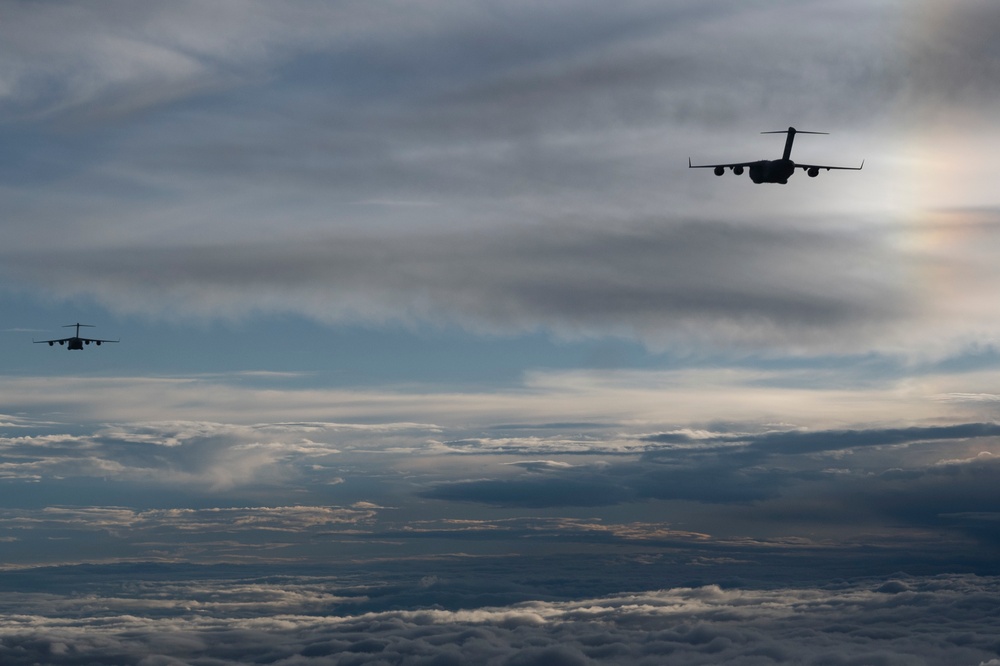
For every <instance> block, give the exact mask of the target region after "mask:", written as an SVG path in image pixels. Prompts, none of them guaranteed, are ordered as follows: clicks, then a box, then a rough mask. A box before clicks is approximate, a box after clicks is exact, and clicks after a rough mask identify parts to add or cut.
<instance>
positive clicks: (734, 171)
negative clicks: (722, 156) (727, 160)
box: [733, 166, 743, 176]
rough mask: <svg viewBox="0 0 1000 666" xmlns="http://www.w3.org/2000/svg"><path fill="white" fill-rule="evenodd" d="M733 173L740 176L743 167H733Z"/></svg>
mask: <svg viewBox="0 0 1000 666" xmlns="http://www.w3.org/2000/svg"><path fill="white" fill-rule="evenodd" d="M733 173H735V174H736V175H737V176H742V175H743V167H741V166H738V167H733Z"/></svg>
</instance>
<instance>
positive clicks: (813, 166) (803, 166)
mask: <svg viewBox="0 0 1000 666" xmlns="http://www.w3.org/2000/svg"><path fill="white" fill-rule="evenodd" d="M795 168H796V169H802V170H804V171H808V170H809V169H816V170H817V171H819V170H823V171H829V170H830V169H840V170H843V171H861V170H862V169H863V168H865V162H864V160H862V161H861V166H856V167H843V166H827V165H825V164H799V163H798V162H796V163H795Z"/></svg>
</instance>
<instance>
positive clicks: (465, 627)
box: [0, 569, 998, 666]
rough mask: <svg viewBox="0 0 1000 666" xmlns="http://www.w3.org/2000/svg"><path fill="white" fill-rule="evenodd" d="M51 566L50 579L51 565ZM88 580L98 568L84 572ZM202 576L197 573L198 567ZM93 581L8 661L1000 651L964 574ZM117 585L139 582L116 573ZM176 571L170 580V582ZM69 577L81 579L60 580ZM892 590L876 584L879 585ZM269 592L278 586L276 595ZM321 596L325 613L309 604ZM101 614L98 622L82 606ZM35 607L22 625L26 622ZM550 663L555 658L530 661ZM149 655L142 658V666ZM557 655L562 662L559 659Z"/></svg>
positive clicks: (47, 597) (37, 625)
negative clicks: (541, 588)
mask: <svg viewBox="0 0 1000 666" xmlns="http://www.w3.org/2000/svg"><path fill="white" fill-rule="evenodd" d="M55 573H58V572H55ZM85 573H88V574H90V575H91V576H93V575H95V574H97V575H101V576H102V577H103V576H105V575H106V572H102V571H101V570H99V569H98V570H91V571H89V572H80V574H85ZM191 573H197V572H191ZM170 574H171V572H169V571H162V572H159V573H157V572H153V571H150V572H148V573H147V574H146V575H147V576H149V577H150V578H147V579H146V580H144V581H143V580H142V579H141V578H140V579H139V581H142V584H141V585H139V586H137V585H134V584H131V585H126V586H121V585H117V586H116V585H114V584H110V582H109V583H104V584H102V585H97V586H95V585H94V584H93V582H92V581H93V578H91V579H90V580H91V582H90V583H89V584H88V588H89V589H88V593H87V594H86V595H75V596H71V595H67V594H65V593H58V592H57V593H55V594H53V593H47V594H38V593H32V592H18V593H16V594H14V595H13V596H5V602H6V605H7V606H9V607H16V608H17V609H18V612H17V613H15V614H5V615H4V617H5V618H8V619H7V621H6V623H5V625H4V627H3V632H4V634H5V638H4V640H3V642H2V644H0V657H2V658H3V660H4V662H5V663H10V664H15V665H16V664H30V663H38V662H44V663H51V664H73V663H87V662H95V661H98V662H102V663H122V664H139V663H157V662H154V661H153V660H159V662H163V663H169V662H168V660H171V659H174V660H179V661H184V662H187V663H209V662H211V663H217V664H235V663H241V662H242V663H245V662H246V661H247V660H250V659H253V660H255V661H260V660H262V659H265V660H267V661H278V660H280V661H281V662H282V663H288V664H312V663H327V664H352V663H353V664H357V663H373V664H374V663H396V664H407V665H417V664H450V663H491V664H493V663H495V664H510V665H514V664H522V665H523V664H532V663H563V664H620V663H634V664H657V663H663V661H664V660H665V659H669V661H670V663H672V664H679V665H683V664H702V663H706V661H711V662H713V663H720V662H727V663H744V664H757V663H760V664H766V663H774V662H775V661H778V662H788V663H814V664H820V663H844V664H848V663H880V664H904V663H905V664H923V665H925V666H929V665H932V664H946V663H948V664H952V663H968V664H977V663H986V662H987V661H988V660H990V659H994V658H995V654H996V650H997V648H998V646H997V643H996V639H995V637H994V632H993V627H992V626H991V624H990V620H991V618H992V617H993V615H994V614H995V612H996V606H997V601H996V599H997V590H996V589H995V587H996V581H995V580H994V579H992V578H977V577H973V576H947V577H937V578H930V577H912V576H906V575H905V574H904V575H901V576H896V577H892V578H888V579H874V580H862V581H856V582H853V583H846V582H845V583H842V584H840V585H837V586H829V587H827V588H825V589H824V588H817V587H811V586H807V587H799V588H793V587H783V586H777V587H773V588H770V589H753V588H743V589H740V588H735V589H722V588H720V587H718V586H704V587H693V588H692V587H687V588H685V587H680V588H673V589H664V590H660V591H648V592H646V591H637V592H635V593H622V594H613V595H602V596H599V597H591V598H580V599H573V600H560V601H524V602H521V603H516V602H515V603H510V604H506V605H496V606H479V607H467V608H463V609H456V610H444V609H441V608H435V607H433V606H428V607H422V608H417V607H405V608H396V609H393V610H383V611H374V612H367V613H358V612H357V611H356V610H352V608H351V605H350V603H347V604H344V605H338V603H337V601H336V600H335V599H331V598H330V597H329V595H330V593H331V592H334V593H335V592H336V591H337V583H336V582H335V580H329V581H327V580H321V579H316V578H313V579H312V581H311V582H309V581H308V580H302V581H300V580H297V579H295V578H287V579H286V580H285V581H284V588H285V589H284V590H280V589H276V588H275V586H274V585H245V584H244V585H240V587H241V589H242V590H243V592H242V597H243V599H242V600H241V601H251V600H253V599H254V598H255V597H256V598H257V599H259V602H260V605H259V611H257V612H254V611H253V610H252V609H253V606H252V605H243V604H242V603H241V604H239V605H236V606H232V607H230V606H227V604H226V603H225V602H224V601H223V603H205V602H206V601H209V600H211V599H213V598H215V599H222V600H227V599H231V598H232V597H233V595H232V593H231V592H230V591H229V587H228V586H229V585H232V584H233V582H234V581H232V580H225V579H221V580H220V579H216V580H212V579H209V580H203V581H201V582H200V583H199V582H195V581H190V582H189V583H187V584H180V585H177V584H174V582H173V581H171V580H169V579H166V580H157V578H161V577H162V576H163V575H168V576H169V575H170ZM122 575H124V576H125V577H126V578H125V580H126V581H129V579H130V578H135V577H136V576H137V575H139V576H141V575H142V574H141V573H140V572H135V573H132V574H130V573H129V572H128V570H124V571H121V572H119V576H122ZM175 575H176V574H175ZM63 578H64V580H66V581H67V582H74V580H75V579H74V577H73V576H70V577H66V576H63ZM892 584H898V586H894V587H892V592H893V593H889V592H887V591H885V590H886V589H887V588H886V586H887V585H892ZM275 592H279V594H280V593H282V592H286V593H284V594H280V596H275V594H274V593H275ZM324 598H326V599H327V600H328V604H329V605H328V606H327V607H326V609H325V610H324V609H323V608H322V606H318V605H317V601H320V600H322V599H324ZM95 603H99V604H101V606H102V607H103V608H104V609H105V610H104V613H103V614H102V617H100V618H95V619H93V620H91V619H88V618H87V617H86V615H83V616H81V614H80V610H81V609H85V608H89V607H91V606H93V605H94V604H95ZM25 610H30V612H31V614H30V622H28V621H26V620H27V618H28V617H29V616H27V615H23V614H21V613H22V612H24V611H25ZM543 659H548V661H539V660H543ZM143 660H146V661H143ZM553 660H555V661H553Z"/></svg>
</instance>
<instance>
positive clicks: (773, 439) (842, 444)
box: [643, 423, 1000, 457]
mask: <svg viewBox="0 0 1000 666" xmlns="http://www.w3.org/2000/svg"><path fill="white" fill-rule="evenodd" d="M998 435H1000V424H996V423H962V424H956V425H948V426H931V427H909V428H887V429H877V428H873V429H866V430H824V431H815V432H810V431H803V430H791V431H782V432H767V433H762V434H739V435H731V434H720V435H714V436H713V435H704V436H699V437H698V438H697V439H695V438H692V437H691V436H690V435H688V434H685V433H678V432H670V433H663V434H658V435H649V436H646V437H644V438H643V440H644V441H648V442H659V443H664V444H675V443H689V442H692V441H697V442H699V443H719V444H738V445H742V446H745V448H746V450H747V451H749V452H751V453H759V454H773V455H797V454H810V453H822V452H827V451H844V450H849V449H855V448H864V447H876V446H900V445H907V444H915V443H919V442H928V441H937V440H954V439H970V438H978V437H996V436H998ZM647 455H648V456H650V457H658V456H670V455H673V453H671V451H670V450H666V451H661V452H656V451H650V452H649V453H648V454H647Z"/></svg>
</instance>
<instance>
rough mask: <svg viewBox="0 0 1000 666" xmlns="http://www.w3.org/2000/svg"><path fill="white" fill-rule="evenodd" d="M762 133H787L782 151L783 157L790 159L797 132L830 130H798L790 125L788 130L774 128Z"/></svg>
mask: <svg viewBox="0 0 1000 666" xmlns="http://www.w3.org/2000/svg"><path fill="white" fill-rule="evenodd" d="M761 134H787V135H788V138H786V139H785V152H784V153H782V155H781V159H783V160H788V159H791V157H792V142H793V141H795V135H796V134H829V132H809V131H807V130H797V129H795V128H794V127H789V128H788V129H786V130H773V131H771V132H761Z"/></svg>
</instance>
